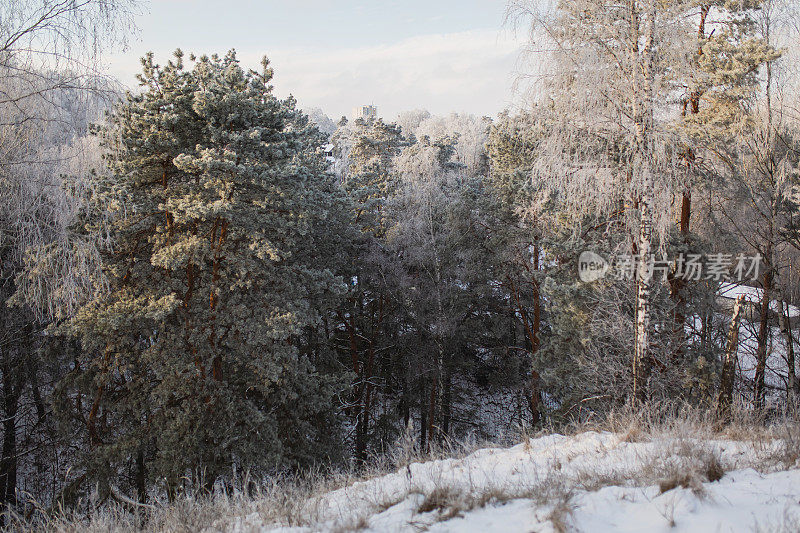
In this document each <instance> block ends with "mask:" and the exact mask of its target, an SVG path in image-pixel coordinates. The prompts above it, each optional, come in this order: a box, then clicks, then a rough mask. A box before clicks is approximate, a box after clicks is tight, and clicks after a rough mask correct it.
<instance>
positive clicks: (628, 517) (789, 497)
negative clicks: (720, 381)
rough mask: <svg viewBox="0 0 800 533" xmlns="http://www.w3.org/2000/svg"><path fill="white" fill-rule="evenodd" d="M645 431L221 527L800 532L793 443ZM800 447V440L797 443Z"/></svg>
mask: <svg viewBox="0 0 800 533" xmlns="http://www.w3.org/2000/svg"><path fill="white" fill-rule="evenodd" d="M680 433H681V432H680V431H678V432H676V433H675V434H672V435H669V434H662V435H659V436H650V437H644V436H642V437H641V438H637V435H636V432H632V433H629V434H614V433H609V432H594V431H591V432H585V433H580V434H577V435H575V436H571V437H570V436H562V435H550V436H545V437H540V438H535V439H530V440H528V441H526V442H524V443H522V444H519V445H517V446H514V447H511V448H508V449H497V448H488V449H481V450H478V451H476V452H474V453H472V454H470V455H468V456H466V457H464V458H460V459H445V460H437V461H430V462H424V463H412V464H409V465H407V466H405V467H402V468H400V469H399V470H398V471H397V472H395V473H392V474H388V475H385V476H380V477H376V478H374V479H370V480H367V481H363V482H357V483H354V484H352V485H350V486H347V487H345V488H341V489H338V490H335V491H332V492H329V493H326V494H323V495H320V496H316V497H313V498H310V499H309V500H308V501H307V502H305V503H304V505H302V506H301V507H299V508H298V511H299V513H298V514H297V515H296V516H295V517H294V520H291V521H290V522H295V523H296V524H301V523H302V525H296V526H294V527H287V523H283V524H280V523H270V522H269V521H265V520H264V519H262V518H261V515H260V514H259V513H258V512H253V513H251V514H250V515H247V516H244V517H238V518H236V519H234V520H233V521H229V520H227V519H225V520H220V521H217V522H216V523H215V524H214V525H213V526H212V528H211V529H212V530H220V531H223V530H227V531H231V532H236V533H244V532H251V531H281V532H290V531H292V532H297V533H299V532H305V531H342V530H364V531H474V532H480V533H489V532H492V531H497V532H511V531H520V532H529V531H592V532H603V531H662V530H663V531H667V530H669V531H754V530H760V531H795V530H797V528H798V527H800V469H798V467H800V464H798V463H797V454H796V448H794V447H793V445H792V443H791V442H790V441H789V440H787V439H780V438H766V437H765V436H764V435H757V434H750V435H747V436H746V437H745V436H740V437H738V438H733V436H731V437H728V438H703V437H702V436H699V435H695V436H692V437H686V436H682V435H681V434H680ZM795 446H796V444H795Z"/></svg>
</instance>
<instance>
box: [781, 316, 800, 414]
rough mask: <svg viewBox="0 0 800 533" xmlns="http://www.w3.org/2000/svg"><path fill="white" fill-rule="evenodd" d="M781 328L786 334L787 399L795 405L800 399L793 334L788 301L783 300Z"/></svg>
mask: <svg viewBox="0 0 800 533" xmlns="http://www.w3.org/2000/svg"><path fill="white" fill-rule="evenodd" d="M781 330H782V331H783V334H784V335H786V365H787V367H788V369H789V374H788V384H787V387H786V389H787V393H788V394H787V399H788V400H789V404H790V405H791V406H793V407H796V404H797V400H798V399H800V382H798V381H797V370H796V369H795V359H794V335H793V334H792V322H791V320H790V317H789V303H788V302H783V301H782V302H781Z"/></svg>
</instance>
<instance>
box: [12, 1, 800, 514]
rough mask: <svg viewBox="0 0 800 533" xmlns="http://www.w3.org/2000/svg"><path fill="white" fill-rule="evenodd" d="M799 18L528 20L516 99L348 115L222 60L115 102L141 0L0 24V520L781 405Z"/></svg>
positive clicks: (598, 7) (797, 154)
mask: <svg viewBox="0 0 800 533" xmlns="http://www.w3.org/2000/svg"><path fill="white" fill-rule="evenodd" d="M791 4H792V3H791V2H783V1H782V0H747V1H741V2H731V1H727V0H726V1H722V0H707V1H706V0H659V1H656V0H626V1H625V2H618V3H613V4H611V3H607V2H597V1H593V0H560V1H559V2H552V3H539V2H534V1H531V2H528V1H514V2H512V3H511V4H510V6H509V8H508V9H509V11H508V13H509V19H510V20H511V21H513V22H514V23H516V24H518V25H519V26H520V27H522V28H526V29H530V35H531V42H530V49H531V50H532V51H536V52H537V54H538V57H540V58H542V60H543V63H542V64H543V65H545V66H546V67H545V68H546V69H547V75H546V76H541V77H539V78H538V79H537V85H536V87H535V90H534V91H532V92H531V97H530V98H529V99H527V100H526V104H525V106H524V107H523V108H522V109H517V110H515V111H506V112H503V113H501V114H500V115H499V116H497V117H476V116H472V115H468V114H464V113H453V114H450V115H447V116H435V115H432V114H431V113H429V112H428V111H425V110H424V109H415V110H412V111H408V112H404V113H401V114H400V115H399V116H398V117H397V119H396V120H394V121H389V120H386V119H383V118H379V117H374V118H363V117H362V118H358V119H354V120H348V119H347V118H345V117H342V119H341V120H338V121H334V120H332V119H331V118H330V117H328V116H327V115H326V114H325V113H324V111H322V110H321V109H319V108H312V109H310V110H309V111H308V113H306V112H304V111H302V110H301V109H299V107H298V104H297V102H296V101H295V99H294V98H292V97H288V98H283V99H281V98H278V97H277V96H275V94H274V91H273V87H272V85H271V83H272V80H273V76H275V77H277V78H280V76H281V73H280V71H278V72H273V69H272V67H271V66H270V63H269V61H268V60H267V59H266V58H265V59H264V60H263V62H262V64H261V65H260V66H258V68H256V65H246V64H244V63H243V62H242V61H241V60H240V59H239V58H238V57H237V55H236V52H235V51H233V50H231V51H224V50H222V51H217V52H218V53H221V55H216V54H210V55H202V53H203V52H209V53H210V52H213V51H201V50H198V51H196V53H198V55H194V54H192V53H188V52H187V53H184V52H182V51H181V50H177V51H176V52H175V53H174V55H173V57H171V58H168V57H155V56H154V55H153V54H148V55H147V56H146V57H144V58H142V61H141V73H140V74H139V75H138V87H137V88H136V89H135V90H131V91H127V92H123V91H122V90H121V89H120V88H119V86H118V84H117V83H116V82H115V81H114V80H111V79H109V78H108V77H106V76H104V75H103V74H102V72H101V71H100V70H99V69H98V65H100V64H101V61H102V53H103V52H104V51H105V49H104V47H103V46H104V45H103V43H110V42H112V41H114V40H119V39H122V38H124V36H125V29H126V27H127V25H128V24H127V21H128V17H129V15H130V13H131V9H133V8H134V7H135V4H134V3H132V2H130V3H129V2H126V1H119V0H81V1H59V0H25V1H23V2H18V1H4V0H0V207H1V209H0V298H1V299H2V306H0V377H1V380H0V397H1V398H0V409H2V414H3V417H2V452H1V456H0V504H2V506H3V508H4V509H5V510H7V511H13V512H14V513H21V514H26V513H33V512H34V510H37V509H54V508H57V507H58V506H63V507H69V508H77V509H84V508H85V509H89V508H91V507H92V506H97V505H102V504H103V502H105V501H108V500H109V499H116V500H118V501H123V502H127V503H128V504H131V502H133V504H135V503H137V502H138V503H139V504H142V505H147V503H148V502H149V501H152V500H153V499H158V498H167V499H169V500H173V499H175V498H176V497H179V496H180V495H181V494H188V493H191V492H192V491H197V490H202V491H208V492H211V491H214V490H215V488H217V489H218V488H219V487H223V488H224V487H225V486H226V484H229V483H230V482H231V480H232V479H233V478H235V477H236V476H240V475H242V473H244V472H247V473H248V475H249V474H252V475H258V476H279V475H283V474H287V473H295V472H299V471H302V470H304V469H309V468H320V467H324V468H338V467H341V466H343V465H355V466H356V467H361V466H363V465H365V464H367V463H368V462H369V461H370V460H372V459H373V458H374V457H375V456H381V455H383V454H387V453H390V452H391V451H392V450H393V449H394V447H395V446H396V444H397V442H398V441H401V440H403V441H405V442H406V443H410V444H409V445H411V446H414V447H416V448H418V449H420V450H427V449H431V448H433V447H435V446H438V445H440V444H442V443H443V442H446V441H449V440H454V439H455V440H457V439H466V438H477V439H490V438H499V437H500V436H502V435H506V434H509V433H512V432H514V431H516V430H519V429H520V428H524V429H525V430H528V429H531V428H532V429H539V428H542V427H546V426H551V427H557V426H559V425H560V424H568V423H570V422H572V421H583V420H586V419H590V418H592V417H594V416H599V415H603V414H605V413H608V412H610V411H612V410H614V409H618V408H620V407H622V406H626V405H627V406H631V405H633V406H644V405H647V404H655V403H659V402H681V403H684V404H687V405H691V406H692V407H694V408H700V409H705V410H707V411H708V412H709V413H713V416H715V417H719V420H720V421H721V423H724V422H725V421H726V420H728V419H729V417H730V413H731V409H732V407H733V406H737V408H744V409H748V410H752V411H753V412H756V413H762V414H763V413H773V412H775V411H778V410H786V409H793V408H796V407H797V402H798V394H800V380H798V376H797V371H796V360H795V350H796V349H797V343H798V335H800V334H799V333H798V330H799V329H800V324H799V323H798V318H797V317H798V316H800V292H799V291H798V287H800V283H799V282H800V278H799V276H800V272H798V265H800V211H799V209H800V188H799V186H800V122H799V121H798V119H799V118H800V117H798V115H797V104H798V100H797V93H796V91H794V90H793V88H795V87H796V81H797V80H796V79H795V74H796V73H795V72H794V71H793V70H792V68H791V64H790V63H791V62H790V58H791V57H792V55H791V54H792V53H793V52H792V50H793V49H792V48H791V47H792V46H794V44H795V41H796V38H797V36H796V35H795V34H794V33H792V31H793V30H792V25H791V24H788V23H787V21H789V20H796V19H792V17H793V16H794V13H793V12H792V9H791V8H792V5H791ZM101 45H102V46H101ZM545 50H546V52H545ZM731 324H733V326H731ZM740 324H741V328H740Z"/></svg>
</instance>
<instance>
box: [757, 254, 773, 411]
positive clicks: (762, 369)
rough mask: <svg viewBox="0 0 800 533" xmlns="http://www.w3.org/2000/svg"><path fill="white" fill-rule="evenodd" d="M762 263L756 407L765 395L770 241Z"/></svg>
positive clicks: (760, 403) (762, 403)
mask: <svg viewBox="0 0 800 533" xmlns="http://www.w3.org/2000/svg"><path fill="white" fill-rule="evenodd" d="M765 255H766V257H765V263H764V277H763V280H762V282H761V285H762V289H763V291H762V294H761V309H760V317H759V324H758V338H757V342H758V344H757V348H756V374H755V384H754V389H753V404H754V405H755V407H756V408H758V409H760V408H762V407H764V400H765V396H766V383H765V375H766V369H767V348H768V344H769V338H770V329H769V304H770V298H771V295H772V242H771V240H770V241H768V242H767V247H766V254H765Z"/></svg>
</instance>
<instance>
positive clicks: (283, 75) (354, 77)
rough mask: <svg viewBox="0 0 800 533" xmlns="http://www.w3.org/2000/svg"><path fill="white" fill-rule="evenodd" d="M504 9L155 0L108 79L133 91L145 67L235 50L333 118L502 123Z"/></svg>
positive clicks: (413, 0) (464, 1)
mask: <svg viewBox="0 0 800 533" xmlns="http://www.w3.org/2000/svg"><path fill="white" fill-rule="evenodd" d="M505 5H506V1H505V0H427V1H426V0H402V1H393V0H371V1H368V0H262V1H256V0H228V1H225V2H221V1H218V0H215V1H211V0H150V1H149V2H146V3H145V4H144V5H143V7H142V13H141V14H140V15H138V16H137V17H136V24H137V26H138V27H139V30H140V31H139V32H138V34H137V35H136V36H134V37H133V38H132V39H131V43H130V45H129V48H128V50H127V51H126V52H124V53H116V54H113V55H111V56H110V58H109V71H110V73H111V74H113V75H115V76H117V77H118V78H120V80H121V81H123V82H124V83H125V84H126V85H128V86H130V87H135V84H136V81H135V79H134V75H135V74H136V73H137V72H138V70H139V57H141V56H142V55H143V54H144V53H145V52H146V51H153V52H154V53H155V55H156V60H157V61H158V62H160V63H163V62H165V61H166V59H167V58H168V57H169V55H170V54H171V53H172V51H174V50H175V49H176V48H178V47H180V48H181V49H183V51H184V52H187V53H188V52H195V53H198V54H201V53H209V54H210V53H214V52H217V53H219V54H220V55H222V54H224V53H225V52H226V51H227V50H228V49H230V48H235V49H236V51H237V53H238V55H239V57H240V59H241V60H242V62H243V64H244V65H245V66H248V67H252V68H257V67H258V64H259V59H260V57H261V56H262V55H264V54H266V55H267V56H268V57H269V58H270V60H271V61H272V65H273V67H274V68H275V80H274V85H275V89H276V94H277V95H278V96H281V97H283V96H287V95H288V94H289V93H291V94H293V95H294V96H295V97H296V98H297V99H298V101H299V103H300V105H301V106H302V107H305V108H309V107H321V108H322V109H324V110H325V112H326V113H327V114H328V115H330V116H331V117H332V118H334V119H337V118H338V117H339V116H341V115H349V114H350V111H351V109H352V108H353V107H355V106H358V105H364V104H371V103H374V104H375V105H377V106H378V108H379V112H380V114H381V115H382V116H384V117H387V118H393V117H394V116H395V115H396V114H397V112H399V111H403V110H407V109H414V108H425V109H428V110H429V111H431V112H433V113H436V114H445V113H449V112H451V111H458V112H468V113H474V114H476V115H495V114H496V113H497V112H499V111H501V110H502V109H504V108H506V107H508V106H509V105H510V104H511V103H512V101H513V99H514V94H513V92H512V89H511V88H512V85H513V82H514V79H515V73H514V72H515V68H516V61H517V58H518V55H519V46H520V39H521V37H517V36H515V35H514V34H513V33H512V32H511V31H509V30H508V29H504V28H503V16H504V12H505Z"/></svg>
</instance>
